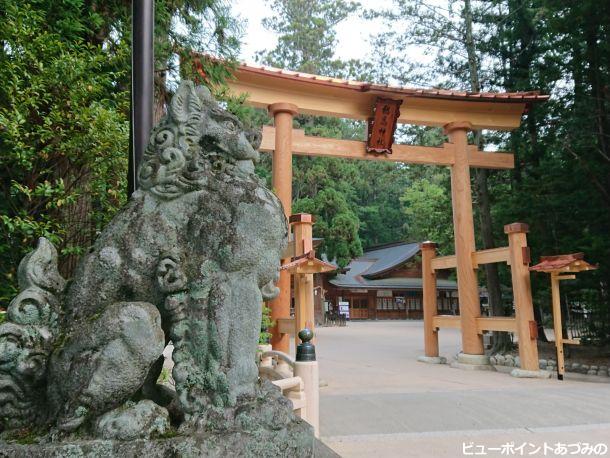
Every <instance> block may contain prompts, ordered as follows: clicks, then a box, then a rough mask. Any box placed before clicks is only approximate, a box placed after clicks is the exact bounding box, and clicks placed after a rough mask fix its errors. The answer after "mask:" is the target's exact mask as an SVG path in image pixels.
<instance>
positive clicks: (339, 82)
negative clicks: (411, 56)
mask: <svg viewBox="0 0 610 458" xmlns="http://www.w3.org/2000/svg"><path fill="white" fill-rule="evenodd" d="M236 72H245V73H252V74H258V75H264V76H270V77H275V78H281V79H283V80H293V81H298V82H304V83H310V84H314V85H318V86H330V87H336V88H343V89H352V90H355V91H358V92H369V93H375V94H379V95H384V96H386V97H391V96H392V95H396V96H402V97H405V96H407V97H408V96H412V97H419V98H435V99H449V100H468V101H481V102H500V103H501V102H509V103H515V102H522V103H523V102H524V103H527V104H530V103H536V102H544V101H546V100H548V98H549V96H548V95H544V94H540V92H539V91H528V92H468V91H457V90H448V89H422V88H410V87H406V86H393V85H389V84H374V83H367V82H363V81H352V80H346V79H341V78H331V77H328V76H321V75H312V74H310V73H303V72H295V71H291V70H285V69H281V68H276V67H267V66H254V65H249V64H245V63H241V64H240V65H238V67H237V69H236Z"/></svg>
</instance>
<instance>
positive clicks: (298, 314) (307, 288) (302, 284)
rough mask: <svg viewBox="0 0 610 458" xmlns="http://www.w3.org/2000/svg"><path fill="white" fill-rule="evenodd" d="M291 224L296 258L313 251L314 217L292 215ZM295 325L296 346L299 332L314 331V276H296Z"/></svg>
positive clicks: (302, 214) (300, 214)
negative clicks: (303, 330)
mask: <svg viewBox="0 0 610 458" xmlns="http://www.w3.org/2000/svg"><path fill="white" fill-rule="evenodd" d="M290 224H292V230H293V233H294V254H295V257H298V256H302V255H304V254H306V253H309V252H310V251H311V250H313V240H312V237H313V217H312V216H311V215H309V214H306V213H299V214H296V215H292V216H291V217H290ZM294 324H295V333H294V334H295V336H294V337H295V346H296V345H298V344H299V343H300V340H299V336H298V331H299V330H301V329H305V328H308V329H310V330H311V331H312V332H313V330H314V303H313V274H296V275H295V276H294ZM295 348H296V347H295Z"/></svg>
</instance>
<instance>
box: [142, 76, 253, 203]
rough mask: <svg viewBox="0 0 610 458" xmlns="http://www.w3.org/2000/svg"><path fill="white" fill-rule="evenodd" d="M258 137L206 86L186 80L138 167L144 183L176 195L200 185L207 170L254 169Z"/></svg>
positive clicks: (233, 171)
mask: <svg viewBox="0 0 610 458" xmlns="http://www.w3.org/2000/svg"><path fill="white" fill-rule="evenodd" d="M260 138H261V137H260V134H259V133H256V132H251V131H246V130H244V127H243V125H242V123H241V121H240V120H239V119H237V117H235V116H234V115H232V114H231V113H229V112H228V111H226V110H223V109H221V108H220V107H219V106H218V103H217V102H216V101H215V100H214V98H213V97H212V95H211V94H210V91H209V90H208V89H207V88H205V87H203V86H199V87H195V86H194V85H193V83H192V82H190V81H186V82H184V83H182V84H181V85H180V87H179V88H178V91H177V93H176V94H175V95H174V97H173V99H172V102H171V104H170V106H169V109H168V114H167V115H166V116H165V117H164V118H163V119H162V120H161V122H160V123H159V125H157V127H155V129H154V130H153V132H152V135H151V139H150V143H149V144H148V147H147V148H146V152H145V154H144V160H143V163H142V165H141V167H140V170H139V175H138V176H139V180H140V186H141V188H142V189H143V190H145V191H150V192H151V193H153V194H155V195H156V196H158V197H161V198H166V199H173V198H175V197H178V196H180V195H181V194H184V193H187V192H190V191H194V190H197V189H201V188H202V187H203V186H205V184H206V181H207V179H206V177H207V176H208V175H209V173H229V174H242V175H243V174H250V173H253V171H254V163H256V162H257V161H258V159H259V155H258V152H257V151H256V148H258V146H259V144H260Z"/></svg>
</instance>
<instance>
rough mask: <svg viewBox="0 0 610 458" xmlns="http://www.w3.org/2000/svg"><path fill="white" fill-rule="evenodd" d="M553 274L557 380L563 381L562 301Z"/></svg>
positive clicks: (555, 276)
mask: <svg viewBox="0 0 610 458" xmlns="http://www.w3.org/2000/svg"><path fill="white" fill-rule="evenodd" d="M558 276H559V275H558V274H557V273H556V272H551V297H552V303H553V328H554V330H555V348H556V349H557V378H558V379H559V380H563V375H564V374H565V371H566V369H565V360H564V357H563V332H562V327H561V299H560V296H559V278H558Z"/></svg>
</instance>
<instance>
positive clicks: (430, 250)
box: [421, 242, 438, 357]
mask: <svg viewBox="0 0 610 458" xmlns="http://www.w3.org/2000/svg"><path fill="white" fill-rule="evenodd" d="M435 257H436V243H433V242H424V243H422V244H421V258H422V287H423V288H422V289H423V299H424V353H425V355H426V356H427V357H437V356H438V332H437V331H436V329H435V328H434V324H433V323H432V320H433V318H434V316H435V315H436V314H437V313H438V312H437V310H438V308H437V304H436V297H437V292H436V272H435V271H434V270H433V269H432V259H433V258H435Z"/></svg>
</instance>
